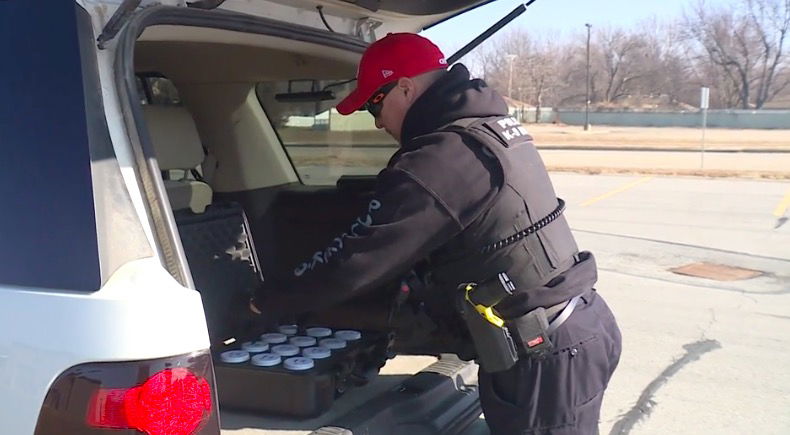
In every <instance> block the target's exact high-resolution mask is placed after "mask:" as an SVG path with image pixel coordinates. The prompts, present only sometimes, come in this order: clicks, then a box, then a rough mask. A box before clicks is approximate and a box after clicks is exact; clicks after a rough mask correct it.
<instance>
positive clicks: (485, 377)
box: [480, 291, 621, 435]
mask: <svg viewBox="0 0 790 435" xmlns="http://www.w3.org/2000/svg"><path fill="white" fill-rule="evenodd" d="M583 302H584V303H580V304H579V305H577V307H576V310H575V311H574V312H573V314H572V315H571V316H570V317H569V318H568V320H567V321H566V322H565V323H564V324H563V325H562V326H560V328H559V329H558V330H556V331H554V333H553V334H552V335H551V336H550V337H549V338H550V339H551V341H552V343H553V344H554V346H555V349H556V350H555V352H554V353H553V354H552V355H550V356H548V357H546V358H545V359H543V360H534V359H527V358H522V359H521V360H519V361H518V362H517V363H516V365H515V366H514V367H513V368H511V369H510V370H507V371H504V372H498V373H493V374H488V373H484V372H483V371H482V370H481V371H480V401H481V404H482V407H483V413H484V414H485V418H486V422H487V423H488V427H489V428H491V433H492V434H494V435H520V434H534V435H537V434H541V435H543V434H546V435H548V434H551V435H571V434H573V435H577V434H583V435H587V434H598V417H599V415H600V412H601V401H602V400H603V393H604V390H605V389H606V386H607V384H608V383H609V378H610V377H611V376H612V373H613V372H614V370H615V368H616V367H617V363H618V362H619V360H620V350H621V338H620V329H619V328H618V327H617V322H616V321H615V319H614V316H613V315H612V312H611V311H610V310H609V307H608V306H607V305H606V303H605V302H604V300H603V298H602V297H601V296H600V295H598V294H597V293H596V292H595V291H591V292H588V293H587V294H586V295H584V296H583Z"/></svg>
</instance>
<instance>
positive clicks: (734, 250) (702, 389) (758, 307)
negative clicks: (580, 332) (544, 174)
mask: <svg viewBox="0 0 790 435" xmlns="http://www.w3.org/2000/svg"><path fill="white" fill-rule="evenodd" d="M552 177H553V179H554V182H555V187H556V189H557V191H558V194H559V195H560V196H563V197H564V198H565V199H566V201H567V202H568V204H569V210H568V219H569V220H570V222H571V226H572V227H573V229H574V231H575V234H576V236H577V240H578V242H579V245H580V247H581V248H582V249H589V250H591V251H593V252H594V253H595V254H596V256H597V259H598V264H599V273H600V277H599V282H598V289H599V292H600V293H601V294H602V295H604V297H605V298H606V300H607V301H608V302H609V304H610V305H611V307H612V309H613V310H614V312H615V314H616V315H617V317H618V321H619V322H620V327H621V329H622V332H623V340H624V346H623V347H624V351H623V356H622V360H621V362H620V366H619V368H618V371H617V372H616V374H615V376H614V378H613V380H612V383H611V386H610V389H609V392H608V395H607V397H606V399H605V402H604V408H603V412H602V415H601V433H610V434H621V433H632V434H667V433H676V434H677V433H687V434H694V433H703V432H707V433H716V434H745V433H760V434H786V433H790V409H789V408H788V403H790V373H789V372H788V371H787V370H786V368H787V367H789V366H790V225H788V223H787V217H788V205H790V204H789V203H790V183H788V182H772V181H750V180H740V179H704V178H673V177H651V176H585V175H577V174H561V173H554V174H553V175H552ZM694 263H709V264H712V265H719V266H726V267H727V268H726V269H725V268H721V269H719V270H718V273H714V276H713V278H714V279H710V278H700V277H694V276H686V275H680V274H677V273H674V272H672V271H671V270H670V269H673V268H677V267H681V266H685V265H690V264H694ZM732 267H738V268H744V269H748V270H754V271H756V272H759V273H760V275H759V276H755V277H752V278H748V279H741V280H731V281H721V280H720V279H726V278H732V276H728V273H729V272H737V271H736V270H733V269H732Z"/></svg>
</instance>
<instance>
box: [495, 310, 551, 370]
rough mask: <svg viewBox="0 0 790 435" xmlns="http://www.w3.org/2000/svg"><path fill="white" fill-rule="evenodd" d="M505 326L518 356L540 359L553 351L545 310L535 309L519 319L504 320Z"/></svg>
mask: <svg viewBox="0 0 790 435" xmlns="http://www.w3.org/2000/svg"><path fill="white" fill-rule="evenodd" d="M505 325H506V326H507V328H508V330H509V331H510V333H511V334H513V338H514V340H515V342H516V343H517V349H518V353H519V355H521V356H525V357H528V358H536V359H540V358H543V357H545V356H546V355H548V354H550V353H551V352H552V351H553V350H554V345H553V344H552V343H551V340H550V339H549V332H548V329H549V320H548V318H547V317H546V309H545V308H543V307H537V308H535V309H534V310H532V311H530V312H528V313H527V314H524V315H523V316H521V317H517V318H515V319H510V320H506V321H505Z"/></svg>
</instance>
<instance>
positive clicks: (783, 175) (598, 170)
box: [546, 165, 790, 180]
mask: <svg viewBox="0 0 790 435" xmlns="http://www.w3.org/2000/svg"><path fill="white" fill-rule="evenodd" d="M546 169H547V170H548V171H549V172H572V173H578V174H586V175H628V174H638V175H663V176H674V177H702V178H748V179H758V180H790V172H778V171H740V170H727V169H649V168H609V167H592V166H586V167H572V166H551V165H549V166H546Z"/></svg>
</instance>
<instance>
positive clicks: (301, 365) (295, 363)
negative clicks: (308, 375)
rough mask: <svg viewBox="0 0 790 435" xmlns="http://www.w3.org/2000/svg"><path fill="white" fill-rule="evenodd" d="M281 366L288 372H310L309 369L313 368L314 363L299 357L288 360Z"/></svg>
mask: <svg viewBox="0 0 790 435" xmlns="http://www.w3.org/2000/svg"><path fill="white" fill-rule="evenodd" d="M283 364H284V365H285V368H287V369H288V370H310V369H311V368H313V367H315V362H314V361H313V360H311V359H310V358H305V357H299V356H298V357H295V358H288V359H287V360H285V361H284V362H283Z"/></svg>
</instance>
